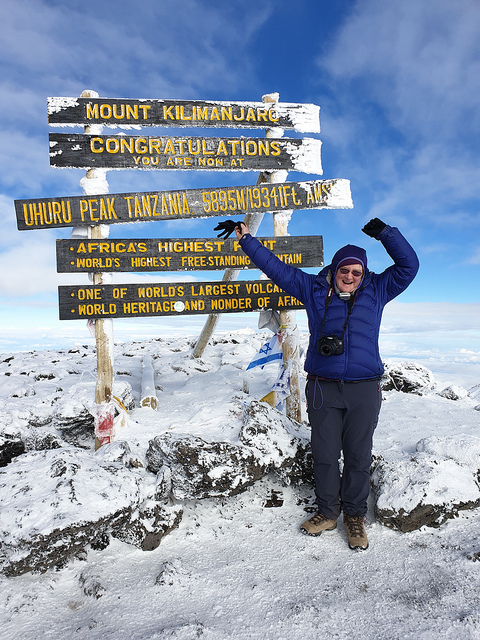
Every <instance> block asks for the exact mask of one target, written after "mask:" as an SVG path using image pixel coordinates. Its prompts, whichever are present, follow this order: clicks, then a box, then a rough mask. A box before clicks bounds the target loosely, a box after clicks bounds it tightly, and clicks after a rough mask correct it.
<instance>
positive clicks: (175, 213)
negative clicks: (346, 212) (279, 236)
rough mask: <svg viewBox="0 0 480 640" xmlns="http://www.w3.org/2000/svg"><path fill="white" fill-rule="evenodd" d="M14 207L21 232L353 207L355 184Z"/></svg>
mask: <svg viewBox="0 0 480 640" xmlns="http://www.w3.org/2000/svg"><path fill="white" fill-rule="evenodd" d="M14 204H15V212H16V216H17V227H18V229H19V230H20V231H27V230H31V229H52V228H54V227H74V226H81V225H98V224H102V225H104V224H108V225H110V224H119V223H120V224H121V223H127V222H129V223H131V222H148V221H156V220H179V219H182V218H207V217H211V216H212V217H213V216H224V217H225V216H231V217H236V216H239V215H245V214H248V213H265V212H267V211H293V210H303V209H351V208H352V207H353V204H352V197H351V193H350V181H349V180H345V179H343V178H336V179H333V180H308V181H303V182H281V183H268V184H259V185H256V186H251V185H249V186H239V187H232V188H228V187H219V188H208V189H181V190H175V191H146V192H133V193H111V194H96V195H89V196H64V197H57V198H38V199H34V200H15V203H14Z"/></svg>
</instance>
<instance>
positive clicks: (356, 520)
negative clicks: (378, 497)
mask: <svg viewBox="0 0 480 640" xmlns="http://www.w3.org/2000/svg"><path fill="white" fill-rule="evenodd" d="M364 522H365V520H364V518H363V516H348V517H346V518H345V525H346V526H347V527H348V531H349V532H350V535H351V536H352V538H361V537H362V536H363V535H364V533H365V528H364V526H363V523H364Z"/></svg>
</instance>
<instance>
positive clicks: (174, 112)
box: [47, 98, 320, 133]
mask: <svg viewBox="0 0 480 640" xmlns="http://www.w3.org/2000/svg"><path fill="white" fill-rule="evenodd" d="M47 111H48V122H49V124H51V125H67V126H81V125H82V126H84V125H92V124H102V125H106V126H109V127H117V126H122V125H123V126H125V125H126V126H127V127H128V126H130V127H131V126H132V125H136V126H139V125H140V126H142V127H152V126H160V127H168V126H172V127H215V128H216V127H235V128H237V127H243V128H248V129H253V128H266V127H270V128H271V127H280V128H282V129H294V130H295V131H300V132H303V133H307V132H312V133H319V132H320V118H319V113H320V107H318V106H317V105H314V104H290V103H287V102H284V103H281V102H277V103H274V104H269V103H264V102H213V101H197V100H121V99H116V98H115V99H111V98H48V99H47Z"/></svg>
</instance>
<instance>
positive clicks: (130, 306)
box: [58, 280, 304, 320]
mask: <svg viewBox="0 0 480 640" xmlns="http://www.w3.org/2000/svg"><path fill="white" fill-rule="evenodd" d="M58 298H59V308H60V315H59V317H60V320H85V319H86V320H90V319H93V318H142V317H147V316H174V315H177V316H182V315H199V314H212V313H238V312H243V311H261V310H262V309H278V310H280V311H286V310H291V309H303V308H304V307H303V304H302V303H301V302H300V301H299V300H297V299H296V298H294V297H293V296H291V295H289V294H287V293H285V292H284V291H282V289H280V288H279V287H278V286H277V285H276V284H274V283H273V282H271V281H270V280H251V281H249V282H247V281H240V282H174V283H165V282H158V283H149V284H145V283H142V284H117V285H111V284H102V285H86V286H78V285H66V286H60V287H58Z"/></svg>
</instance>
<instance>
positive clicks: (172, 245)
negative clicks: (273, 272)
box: [57, 236, 323, 273]
mask: <svg viewBox="0 0 480 640" xmlns="http://www.w3.org/2000/svg"><path fill="white" fill-rule="evenodd" d="M259 240H260V242H262V244H264V245H265V246H266V247H268V248H269V249H270V250H271V251H273V253H274V254H275V255H276V256H277V257H278V258H279V259H280V260H282V261H283V262H285V263H286V264H291V265H294V266H296V267H321V266H322V265H323V242H322V237H321V236H278V237H271V238H259ZM228 268H235V269H256V268H257V267H255V265H253V264H252V262H251V261H250V259H249V258H248V256H247V255H245V253H244V252H243V251H242V249H241V247H240V244H239V242H238V240H235V239H232V238H229V239H224V240H222V239H220V238H193V239H185V238H182V239H178V238H177V239H175V238H172V239H168V238H161V239H160V238H157V239H155V238H144V239H138V238H135V239H133V238H132V239H130V240H112V239H103V240H78V239H70V240H57V271H58V272H59V273H84V272H92V271H93V272H95V271H111V272H117V271H205V270H215V269H228Z"/></svg>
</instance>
